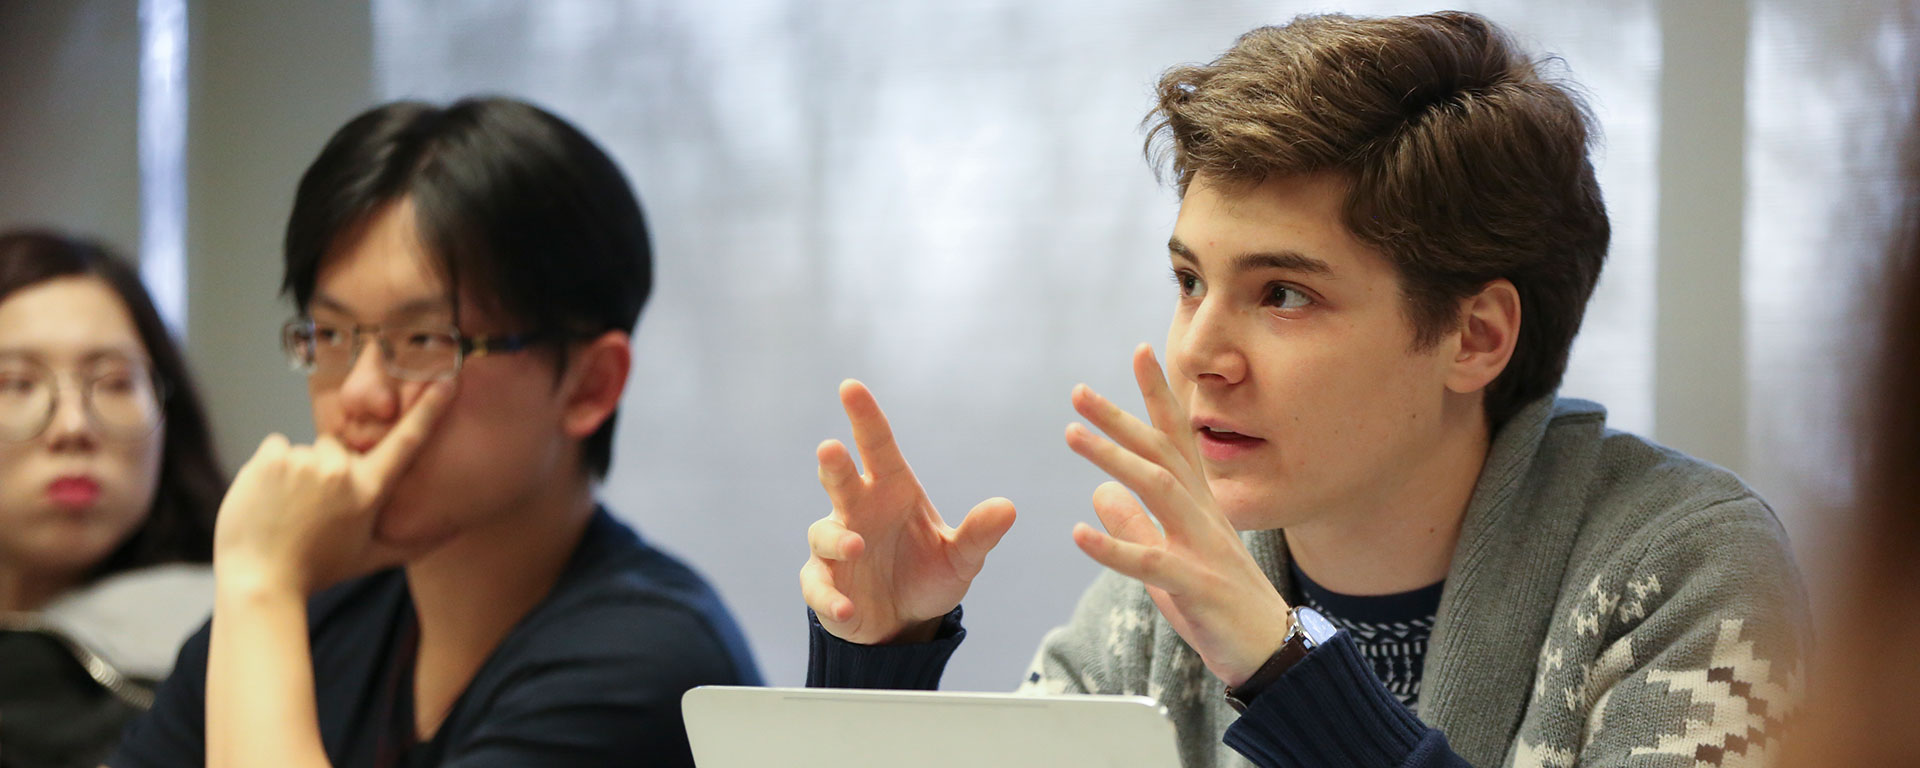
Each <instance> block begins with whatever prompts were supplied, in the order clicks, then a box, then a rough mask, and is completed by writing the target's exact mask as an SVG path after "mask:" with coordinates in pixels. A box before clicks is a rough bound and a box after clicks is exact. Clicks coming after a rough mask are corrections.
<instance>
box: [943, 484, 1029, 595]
mask: <svg viewBox="0 0 1920 768" xmlns="http://www.w3.org/2000/svg"><path fill="white" fill-rule="evenodd" d="M1013 518H1014V512H1013V502H1011V501H1008V500H1006V499H1003V498H1000V497H998V496H996V497H994V498H991V499H987V500H986V501H983V502H980V503H979V504H978V505H976V506H974V508H973V509H972V510H969V511H968V512H967V516H966V517H965V518H963V519H961V521H960V527H959V528H957V529H955V530H954V536H953V545H954V546H953V567H954V570H956V571H958V572H959V574H960V577H961V578H964V579H971V578H973V577H974V574H977V573H979V572H980V567H981V566H983V565H985V564H986V562H987V553H988V552H991V551H993V548H994V546H996V545H998V544H999V543H1000V538H1001V537H1002V536H1005V535H1007V529H1009V528H1012V527H1013Z"/></svg>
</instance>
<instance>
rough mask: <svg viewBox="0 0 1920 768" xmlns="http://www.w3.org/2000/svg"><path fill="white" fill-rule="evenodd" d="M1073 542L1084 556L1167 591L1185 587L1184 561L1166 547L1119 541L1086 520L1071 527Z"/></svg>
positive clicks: (1174, 592)
mask: <svg viewBox="0 0 1920 768" xmlns="http://www.w3.org/2000/svg"><path fill="white" fill-rule="evenodd" d="M1073 543H1074V544H1075V545H1076V546H1078V547H1080V551H1082V552H1085V553H1087V557H1091V558H1093V559H1094V561H1095V562H1098V563H1099V564H1101V565H1104V566H1106V567H1108V568H1111V569H1113V570H1115V571H1117V572H1119V573H1120V574H1121V575H1124V576H1131V577H1133V578H1136V579H1139V580H1140V581H1142V582H1144V583H1146V584H1147V585H1149V586H1154V587H1159V588H1161V589H1164V590H1166V591H1167V593H1168V594H1173V595H1179V594H1184V593H1185V592H1186V591H1187V589H1186V582H1187V578H1186V576H1187V574H1186V564H1185V563H1183V562H1181V560H1180V559H1179V558H1178V557H1174V556H1172V555H1171V554H1169V553H1168V552H1167V550H1165V549H1162V548H1160V547H1149V546H1143V545H1140V544H1135V543H1133V542H1130V541H1121V540H1120V539H1118V538H1115V537H1113V536H1111V535H1108V534H1106V533H1102V532H1100V531H1097V530H1094V528H1093V526H1091V525H1087V524H1086V523H1080V524H1078V525H1075V526H1074V527H1073Z"/></svg>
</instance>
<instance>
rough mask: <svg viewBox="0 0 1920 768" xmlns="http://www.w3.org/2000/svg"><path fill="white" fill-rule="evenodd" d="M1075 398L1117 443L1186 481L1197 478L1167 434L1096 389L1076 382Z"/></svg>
mask: <svg viewBox="0 0 1920 768" xmlns="http://www.w3.org/2000/svg"><path fill="white" fill-rule="evenodd" d="M1072 399H1073V409H1074V410H1075V411H1079V412H1080V415H1082V416H1085V417H1087V421H1089V422H1091V423H1092V424H1093V425H1094V426H1096V427H1099V428H1100V431H1102V432H1105V433H1107V435H1108V436H1109V437H1111V438H1113V440H1114V442H1117V443H1119V444H1120V445H1121V446H1124V447H1125V448H1126V449H1127V450H1129V451H1132V452H1133V453H1135V454H1137V455H1139V456H1140V457H1141V458H1143V459H1146V460H1147V461H1150V462H1153V463H1155V464H1158V465H1160V466H1162V467H1166V468H1167V470H1168V471H1170V472H1172V473H1173V474H1174V476H1176V477H1178V478H1180V479H1181V481H1182V482H1190V481H1192V480H1195V479H1197V478H1196V477H1194V474H1193V466H1194V465H1193V464H1192V463H1191V462H1189V461H1187V460H1186V457H1185V455H1184V454H1182V453H1180V451H1179V450H1178V449H1176V448H1175V447H1174V445H1173V442H1172V441H1171V440H1169V439H1167V436H1166V435H1164V434H1161V433H1160V431H1159V430H1156V429H1154V428H1153V427H1150V426H1147V424H1146V422H1143V421H1141V420H1140V419H1139V418H1137V417H1135V416H1134V415H1133V414H1131V413H1127V412H1126V410H1125V409H1123V408H1121V407H1120V406H1119V405H1118V404H1116V403H1114V402H1113V401H1112V400H1108V399H1107V398H1106V397H1104V396H1102V395H1101V394H1100V393H1098V392H1095V391H1093V388H1092V387H1089V386H1087V385H1085V384H1079V385H1075V386H1074V388H1073V395H1072Z"/></svg>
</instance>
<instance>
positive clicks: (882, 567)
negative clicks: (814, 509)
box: [800, 379, 1014, 645]
mask: <svg viewBox="0 0 1920 768" xmlns="http://www.w3.org/2000/svg"><path fill="white" fill-rule="evenodd" d="M840 405H841V407H843V408H845V409H846V411H847V420H848V421H849V422H852V424H853V440H854V443H855V444H856V445H857V446H858V447H859V448H860V458H861V460H862V461H863V462H864V463H865V465H866V473H865V474H861V473H860V472H859V471H858V470H857V469H855V468H854V465H853V456H851V455H850V454H848V453H847V447H846V446H845V445H843V444H842V443H841V442H840V441H838V440H828V441H826V442H824V443H821V444H820V448H819V449H818V450H817V451H816V452H815V453H816V454H817V456H818V458H819V460H820V484H821V485H822V486H825V487H826V489H827V497H828V498H830V499H832V501H833V512H832V513H831V514H828V515H827V516H826V517H823V518H820V519H819V520H817V521H815V522H814V524H813V525H812V526H811V527H809V528H808V529H807V548H808V549H809V550H811V552H812V554H811V556H809V557H808V558H807V564H806V565H805V566H802V567H801V568H800V594H801V595H802V596H803V597H805V598H806V601H807V606H808V607H810V608H812V609H813V612H814V614H815V615H816V616H818V617H819V619H820V624H821V626H823V627H826V629H827V631H828V632H831V633H833V635H834V636H835V637H838V638H840V639H842V640H846V641H848V642H853V643H862V644H866V645H880V644H887V643H913V642H926V641H928V640H931V639H933V634H934V631H935V630H936V629H938V628H939V625H940V618H941V617H942V616H945V615H946V614H947V613H949V612H951V611H952V610H953V609H954V607H955V606H958V605H959V604H960V599H961V598H962V597H965V596H966V594H967V585H969V584H971V583H972V582H973V577H974V576H975V575H976V574H978V573H980V566H981V565H982V564H983V563H985V562H986V559H987V553H988V552H989V551H992V550H993V547H994V545H995V544H998V543H1000V537H1001V536H1005V535H1006V533H1007V529H1008V528H1010V527H1012V526H1013V516H1014V512H1013V502H1011V501H1008V500H1006V499H1002V498H992V499H987V500H986V501H983V502H980V504H979V505H978V506H975V507H974V508H973V511H971V512H968V513H967V516H966V518H965V519H963V520H961V521H960V527H958V528H953V527H949V526H948V525H947V524H946V523H945V522H944V521H942V520H941V519H940V512H939V511H938V510H936V509H934V508H933V502H931V501H929V500H927V492H926V491H925V490H924V489H922V488H921V487H920V481H919V480H918V479H916V478H914V476H913V470H912V469H911V468H909V467H908V466H907V460H906V458H905V457H903V456H901V455H900V448H899V446H898V445H896V444H895V443H894V441H893V429H892V428H891V427H889V426H888V425H887V416H886V414H884V413H881V412H880V404H879V403H877V402H875V401H874V399H873V393H871V392H868V391H867V388H866V386H865V385H863V384H861V383H860V382H858V381H854V380H852V379H848V380H846V381H843V382H841V383H840Z"/></svg>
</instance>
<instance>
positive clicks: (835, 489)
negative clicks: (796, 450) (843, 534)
mask: <svg viewBox="0 0 1920 768" xmlns="http://www.w3.org/2000/svg"><path fill="white" fill-rule="evenodd" d="M813 456H814V458H815V459H818V460H819V462H820V487H821V488H825V489H826V491H827V498H828V499H831V500H832V501H833V507H834V509H838V510H840V511H842V512H844V511H846V510H848V509H850V508H852V507H853V503H854V501H855V500H857V499H858V498H859V497H860V488H861V486H862V484H863V482H864V481H863V480H861V478H860V471H859V470H858V469H855V468H854V466H853V456H852V455H850V454H848V453H847V446H846V445H845V444H843V443H841V442H840V441H838V440H827V441H824V442H822V443H820V447H818V448H815V449H814V451H813Z"/></svg>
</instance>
